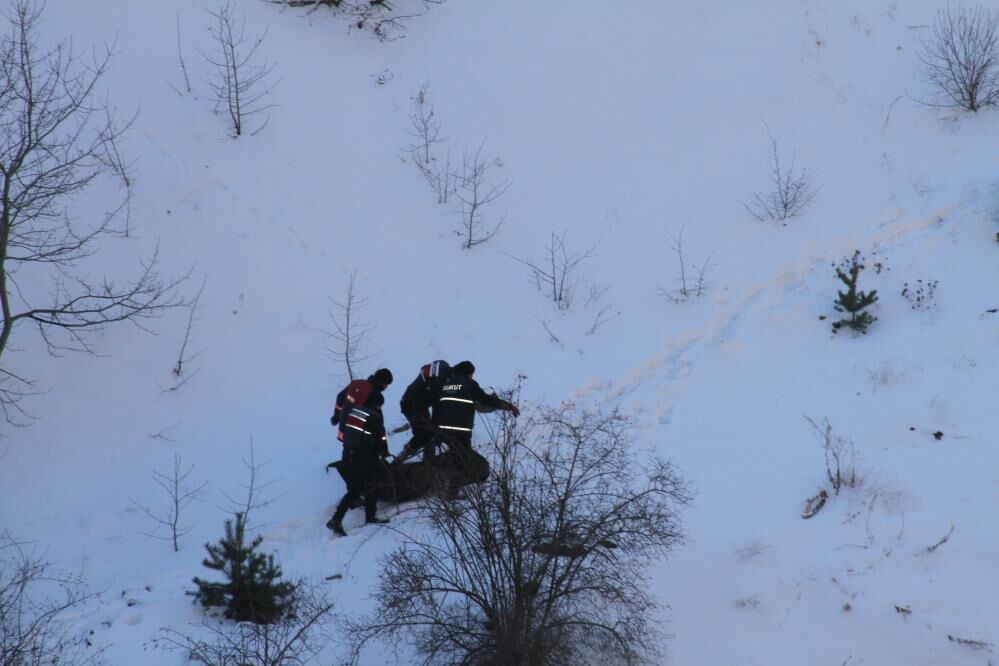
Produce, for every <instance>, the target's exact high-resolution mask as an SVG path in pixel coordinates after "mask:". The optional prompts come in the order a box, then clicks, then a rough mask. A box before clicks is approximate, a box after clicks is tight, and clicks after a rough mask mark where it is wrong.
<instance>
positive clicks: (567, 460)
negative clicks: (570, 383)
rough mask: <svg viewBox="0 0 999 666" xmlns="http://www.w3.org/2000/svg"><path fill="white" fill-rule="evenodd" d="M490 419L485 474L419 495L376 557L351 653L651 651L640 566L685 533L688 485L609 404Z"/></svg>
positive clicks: (550, 660) (623, 654)
mask: <svg viewBox="0 0 999 666" xmlns="http://www.w3.org/2000/svg"><path fill="white" fill-rule="evenodd" d="M498 418H499V421H498V426H497V427H496V429H495V431H494V432H493V433H492V434H493V436H494V440H495V444H493V445H491V446H490V447H489V451H488V454H489V456H490V462H491V465H492V473H491V475H490V477H489V478H488V480H486V481H485V482H484V483H482V484H479V485H474V486H469V487H467V488H466V489H465V497H464V498H463V499H458V500H448V499H445V498H443V497H433V498H430V499H428V500H427V501H426V502H425V503H424V504H423V505H422V507H421V511H422V517H423V524H422V525H420V528H422V529H417V530H414V533H413V534H406V535H404V536H405V538H406V543H405V545H404V546H402V547H401V548H400V549H399V550H397V551H396V552H394V553H392V554H391V555H390V556H389V557H387V558H386V559H385V560H384V561H383V563H382V572H383V573H382V575H381V580H380V581H379V584H378V587H377V590H376V593H375V598H376V601H377V609H376V611H375V612H374V613H373V614H372V615H371V616H369V617H366V618H363V619H362V620H359V621H357V622H353V623H351V625H350V630H351V635H352V636H353V637H354V649H353V657H354V660H355V662H356V661H357V660H358V659H360V656H361V652H362V650H363V648H364V647H365V645H366V644H368V643H369V642H370V641H373V640H381V639H385V638H391V639H394V640H395V641H396V644H397V646H398V644H400V643H406V644H408V645H412V646H414V647H415V648H416V651H417V652H418V653H419V654H420V656H421V659H420V661H421V662H422V663H425V664H430V663H444V664H497V665H499V664H503V665H504V666H519V665H524V666H527V665H529V664H530V665H534V664H552V665H557V664H580V663H594V662H595V661H608V662H611V663H643V662H647V663H661V661H660V658H661V657H660V647H661V640H660V639H661V638H662V635H661V633H660V632H659V631H658V628H657V625H656V621H655V613H656V611H657V610H658V604H657V602H656V600H655V599H654V598H653V596H652V594H651V593H650V588H649V585H648V573H647V572H648V571H649V569H650V567H651V566H652V565H653V564H654V563H655V562H656V561H659V560H661V559H663V558H664V557H666V555H667V554H668V553H669V552H670V551H671V550H672V549H673V548H674V547H675V546H677V545H679V544H680V543H682V541H683V535H682V532H681V530H680V518H679V510H680V508H681V507H683V506H684V505H685V504H687V503H688V501H689V500H690V497H691V494H690V490H689V488H688V486H687V485H686V483H685V482H684V481H683V479H681V478H680V476H679V474H678V473H677V471H676V470H675V469H674V468H673V467H672V466H671V465H670V464H669V463H668V462H665V461H662V460H660V459H657V458H655V457H651V456H649V457H646V456H644V455H643V457H642V458H641V460H640V459H639V458H638V456H637V455H636V452H635V451H634V450H633V446H632V442H631V440H630V437H629V435H628V427H629V424H628V421H627V419H625V418H624V417H622V416H621V414H620V413H618V412H617V411H600V410H585V409H578V408H576V407H574V406H572V405H568V404H566V405H562V406H559V407H557V408H555V409H549V410H545V409H541V410H538V411H537V412H536V413H535V414H534V415H533V416H531V417H527V418H524V417H522V418H521V419H520V420H517V419H514V418H512V417H511V416H509V415H508V414H507V413H505V412H504V413H501V414H500V415H499V416H498Z"/></svg>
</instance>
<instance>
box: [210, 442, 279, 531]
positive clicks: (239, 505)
mask: <svg viewBox="0 0 999 666" xmlns="http://www.w3.org/2000/svg"><path fill="white" fill-rule="evenodd" d="M242 462H243V466H244V467H246V469H247V471H248V472H249V477H250V478H249V479H248V480H247V482H246V483H241V484H239V485H240V487H241V488H242V489H243V490H244V491H245V492H246V498H245V499H242V500H238V499H235V498H233V497H232V496H231V495H229V494H228V493H226V492H225V491H224V490H223V491H222V496H223V497H225V499H226V501H227V502H228V503H229V504H228V506H225V507H221V508H222V509H223V510H224V511H225V512H226V513H233V514H235V513H238V514H241V515H242V516H243V523H244V524H245V525H249V524H250V513H251V512H252V511H255V510H256V509H262V508H264V507H266V506H268V505H270V504H271V503H272V502H274V501H275V500H277V499H278V498H279V497H281V495H278V496H273V495H268V494H266V493H267V492H268V490H269V489H270V488H271V487H272V486H273V485H274V484H276V483H277V482H278V481H279V479H273V480H270V481H264V482H261V481H260V472H261V470H263V468H264V467H265V466H267V465H268V464H270V461H269V460H265V461H264V462H261V463H258V462H257V455H256V450H255V448H254V446H253V438H250V459H249V460H247V459H246V458H243V459H242Z"/></svg>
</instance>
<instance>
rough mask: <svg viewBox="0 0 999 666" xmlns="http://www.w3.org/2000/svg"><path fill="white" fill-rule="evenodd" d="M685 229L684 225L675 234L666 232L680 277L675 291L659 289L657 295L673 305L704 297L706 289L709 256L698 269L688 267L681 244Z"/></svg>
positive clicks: (693, 266)
mask: <svg viewBox="0 0 999 666" xmlns="http://www.w3.org/2000/svg"><path fill="white" fill-rule="evenodd" d="M686 228H687V227H686V225H684V226H682V227H680V231H679V232H677V233H676V234H673V233H671V232H669V231H667V232H666V235H667V236H669V239H670V241H671V245H670V247H671V249H672V250H673V252H674V253H675V254H676V260H677V265H678V267H679V271H680V276H679V277H678V278H677V282H678V283H679V287H678V288H676V289H665V288H663V287H660V288H659V293H660V294H661V295H662V296H665V297H666V298H668V299H669V300H671V301H673V302H674V303H681V302H683V301H686V300H689V299H691V298H699V297H700V296H702V295H704V292H705V290H706V289H707V284H706V282H705V274H706V273H707V270H708V266H709V265H710V262H711V255H708V258H707V259H705V260H704V263H702V264H701V265H700V266H699V267H698V266H696V265H694V264H689V265H688V257H687V253H686V250H685V248H684V244H683V232H684V231H685V230H686Z"/></svg>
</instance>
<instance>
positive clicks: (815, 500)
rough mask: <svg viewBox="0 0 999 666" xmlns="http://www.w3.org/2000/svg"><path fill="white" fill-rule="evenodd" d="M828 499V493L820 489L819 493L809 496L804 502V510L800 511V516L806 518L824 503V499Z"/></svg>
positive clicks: (815, 512)
mask: <svg viewBox="0 0 999 666" xmlns="http://www.w3.org/2000/svg"><path fill="white" fill-rule="evenodd" d="M827 499H829V493H827V492H826V491H824V490H820V491H819V494H818V495H816V496H815V497H810V498H809V499H808V501H807V502H805V510H804V511H802V512H801V517H802V518H804V519H805V520H808V519H809V518H811V517H812V516H814V515H815V514H817V513H818V512H819V510H820V509H821V508H822V507H824V506H825V505H826V500H827Z"/></svg>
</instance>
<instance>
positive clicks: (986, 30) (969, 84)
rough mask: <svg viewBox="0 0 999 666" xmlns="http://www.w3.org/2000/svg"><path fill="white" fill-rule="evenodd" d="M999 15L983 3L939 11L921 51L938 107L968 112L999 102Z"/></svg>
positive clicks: (926, 74)
mask: <svg viewBox="0 0 999 666" xmlns="http://www.w3.org/2000/svg"><path fill="white" fill-rule="evenodd" d="M997 28H999V14H997V13H996V12H995V11H990V10H986V9H985V8H984V7H982V6H981V5H978V6H976V7H974V8H971V9H969V8H966V7H951V6H950V5H948V6H947V7H946V8H945V9H941V10H940V11H939V12H937V16H936V19H935V20H934V21H933V33H932V35H931V36H930V37H929V38H928V39H924V40H923V41H922V44H921V48H920V50H919V59H920V60H921V61H922V63H923V77H924V79H925V80H926V82H927V83H928V84H929V85H930V86H931V87H932V88H934V89H935V90H936V92H937V95H938V99H939V100H940V101H938V102H934V103H933V104H934V105H935V106H942V107H948V108H960V109H964V110H966V111H972V112H975V111H979V110H980V109H983V108H986V107H990V106H995V105H996V104H997V103H999V30H997Z"/></svg>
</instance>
